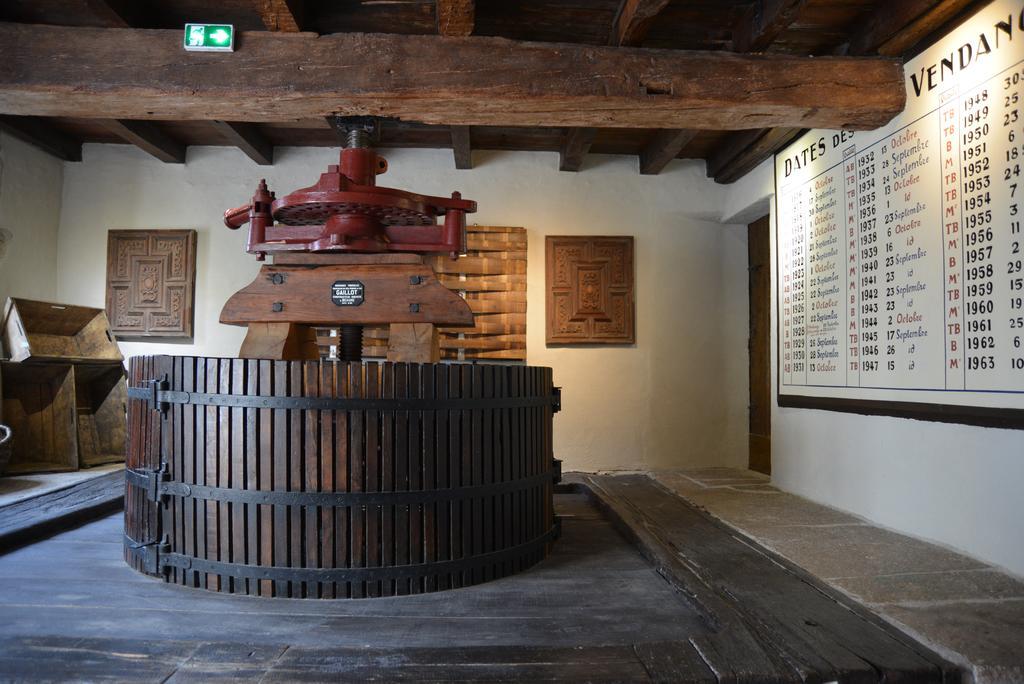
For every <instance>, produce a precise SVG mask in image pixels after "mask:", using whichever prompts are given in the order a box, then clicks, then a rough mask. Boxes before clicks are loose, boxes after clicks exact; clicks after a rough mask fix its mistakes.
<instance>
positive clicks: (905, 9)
mask: <svg viewBox="0 0 1024 684" xmlns="http://www.w3.org/2000/svg"><path fill="white" fill-rule="evenodd" d="M971 4H974V2H973V0H943V1H942V2H937V1H936V0H895V1H894V2H887V3H885V4H883V5H882V6H881V8H879V9H878V10H877V11H875V12H874V13H872V15H871V16H870V17H869V18H868V20H867V21H865V22H864V24H863V27H862V28H861V30H860V31H859V32H858V33H857V34H855V35H854V37H853V38H852V39H851V40H850V42H849V45H848V46H847V48H846V53H847V54H851V55H866V54H870V53H874V52H877V53H879V54H882V55H890V56H895V55H901V54H903V53H904V52H906V51H907V50H909V49H910V48H912V47H914V45H916V44H917V43H919V42H921V41H922V40H924V39H925V38H927V37H928V36H929V35H930V34H931V33H932V32H934V31H936V30H937V29H938V28H939V27H940V26H942V25H943V24H945V23H946V22H948V21H950V20H951V19H953V18H954V17H956V16H957V15H958V14H960V12H962V11H964V9H966V8H967V7H968V6H969V5H971Z"/></svg>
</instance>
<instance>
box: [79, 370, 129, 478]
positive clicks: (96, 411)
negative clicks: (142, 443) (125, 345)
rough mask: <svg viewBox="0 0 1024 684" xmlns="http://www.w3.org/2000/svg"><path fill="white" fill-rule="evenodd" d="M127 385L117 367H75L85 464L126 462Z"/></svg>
mask: <svg viewBox="0 0 1024 684" xmlns="http://www.w3.org/2000/svg"><path fill="white" fill-rule="evenodd" d="M127 403H128V384H127V382H126V381H125V375H124V369H123V368H122V367H121V366H120V365H118V366H109V365H102V366H94V365H76V366H75V409H76V414H77V421H78V461H79V464H80V465H81V466H83V467H88V466H95V465H100V464H102V463H115V462H120V461H124V458H125V452H126V450H127V446H126V439H127V437H126V434H127V430H128V422H127V418H126V413H125V411H126V410H127Z"/></svg>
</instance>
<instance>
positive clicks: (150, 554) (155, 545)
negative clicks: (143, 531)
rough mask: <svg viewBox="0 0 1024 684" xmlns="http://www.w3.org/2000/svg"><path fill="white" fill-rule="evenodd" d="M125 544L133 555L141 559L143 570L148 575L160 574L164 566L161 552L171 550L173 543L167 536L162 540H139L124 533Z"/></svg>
mask: <svg viewBox="0 0 1024 684" xmlns="http://www.w3.org/2000/svg"><path fill="white" fill-rule="evenodd" d="M124 544H125V546H126V547H127V548H128V549H129V550H130V551H131V553H132V555H134V556H136V557H137V558H139V559H140V561H141V563H140V564H141V565H142V571H143V572H145V573H146V574H147V575H159V574H160V573H161V572H163V570H164V568H162V567H161V564H160V554H161V552H163V553H166V552H168V551H170V549H171V545H170V543H169V540H168V539H167V538H166V537H165V538H164V539H163V540H162V541H158V540H154V541H151V542H137V541H135V540H134V539H132V538H131V537H129V536H128V535H127V534H126V535H124Z"/></svg>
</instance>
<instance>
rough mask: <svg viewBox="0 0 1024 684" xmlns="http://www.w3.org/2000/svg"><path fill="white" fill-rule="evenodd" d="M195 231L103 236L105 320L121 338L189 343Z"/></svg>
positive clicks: (122, 232) (123, 232)
mask: <svg viewBox="0 0 1024 684" xmlns="http://www.w3.org/2000/svg"><path fill="white" fill-rule="evenodd" d="M195 279H196V231H194V230H111V231H109V232H108V233H107V318H109V319H110V329H111V331H112V332H113V333H114V334H115V335H117V336H118V337H121V338H136V337H177V338H183V337H192V309H193V303H194V301H195V299H194V297H195Z"/></svg>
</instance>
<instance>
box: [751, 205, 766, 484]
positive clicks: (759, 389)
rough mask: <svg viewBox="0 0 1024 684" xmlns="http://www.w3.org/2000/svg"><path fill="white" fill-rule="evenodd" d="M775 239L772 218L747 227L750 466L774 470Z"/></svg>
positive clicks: (757, 469) (762, 470) (763, 469)
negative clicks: (772, 337)
mask: <svg viewBox="0 0 1024 684" xmlns="http://www.w3.org/2000/svg"><path fill="white" fill-rule="evenodd" d="M770 260H771V239H770V230H769V222H768V217H767V216H765V217H764V218H760V219H758V220H757V221H754V222H753V223H751V224H750V225H748V226H747V270H748V273H749V276H748V280H749V311H750V338H749V340H748V342H747V349H748V351H749V357H750V383H749V386H750V398H749V406H750V411H749V413H750V418H749V422H750V427H749V433H750V437H749V445H750V453H749V458H748V464H747V467H748V468H750V469H751V470H756V471H757V472H759V473H764V474H765V475H771V472H772V382H771V365H772V364H771V340H770V338H769V328H770V326H771V316H770V311H771V310H770V306H771V265H770V264H771V261H770Z"/></svg>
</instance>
